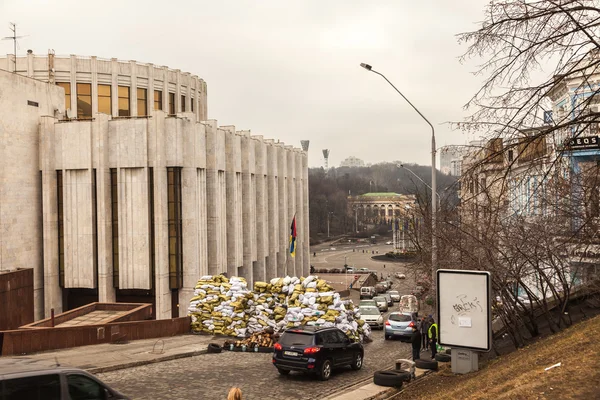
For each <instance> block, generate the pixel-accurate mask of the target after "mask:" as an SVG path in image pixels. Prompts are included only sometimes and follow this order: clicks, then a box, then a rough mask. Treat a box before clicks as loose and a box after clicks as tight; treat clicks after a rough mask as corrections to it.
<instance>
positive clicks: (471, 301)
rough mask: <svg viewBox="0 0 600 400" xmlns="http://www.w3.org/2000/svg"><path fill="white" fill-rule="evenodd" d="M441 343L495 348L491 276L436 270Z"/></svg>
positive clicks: (474, 272)
mask: <svg viewBox="0 0 600 400" xmlns="http://www.w3.org/2000/svg"><path fill="white" fill-rule="evenodd" d="M437 288H438V290H437V312H438V326H439V341H438V342H439V344H441V345H442V346H448V347H452V348H454V347H460V348H465V349H471V350H479V351H490V350H491V348H492V307H491V277H490V273H489V272H485V271H463V270H453V269H440V270H438V271H437Z"/></svg>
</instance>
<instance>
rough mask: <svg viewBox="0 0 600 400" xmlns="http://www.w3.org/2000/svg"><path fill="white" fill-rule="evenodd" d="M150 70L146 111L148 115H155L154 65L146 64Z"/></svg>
mask: <svg viewBox="0 0 600 400" xmlns="http://www.w3.org/2000/svg"><path fill="white" fill-rule="evenodd" d="M146 66H147V68H148V93H147V95H146V109H147V110H148V115H152V114H153V113H154V64H146Z"/></svg>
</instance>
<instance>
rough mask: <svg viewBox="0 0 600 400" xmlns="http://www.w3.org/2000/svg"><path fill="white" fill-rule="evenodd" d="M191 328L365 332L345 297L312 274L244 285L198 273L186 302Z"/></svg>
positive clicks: (243, 332) (356, 335)
mask: <svg viewBox="0 0 600 400" xmlns="http://www.w3.org/2000/svg"><path fill="white" fill-rule="evenodd" d="M189 311H190V314H191V316H192V329H193V330H194V331H195V332H206V333H211V334H224V335H230V336H237V337H246V336H247V335H253V334H256V333H261V332H263V331H264V330H265V329H267V328H268V329H271V330H272V331H273V332H281V331H283V330H285V329H287V328H293V327H296V326H300V325H320V326H326V327H329V326H331V327H333V326H335V327H338V328H339V329H341V330H342V331H344V332H345V333H346V334H347V335H348V336H349V337H350V338H352V339H354V340H357V341H359V340H360V341H363V340H364V339H365V337H368V336H369V335H370V333H371V330H370V328H369V325H368V324H366V323H365V322H364V321H363V320H362V319H361V318H360V314H359V313H358V308H355V307H354V305H353V304H352V302H351V301H350V300H346V301H343V300H342V299H341V298H340V295H339V293H337V292H335V291H333V288H332V287H331V286H330V285H329V284H328V283H327V282H326V281H324V280H322V279H318V277H316V276H308V277H306V278H298V277H289V276H286V277H285V278H274V279H272V280H271V281H270V282H268V283H267V282H256V283H255V284H254V291H253V292H249V291H248V290H247V284H246V281H245V280H244V279H243V278H237V277H233V278H231V279H230V280H228V279H227V278H225V277H223V276H215V277H212V276H204V277H202V278H201V279H200V280H199V281H198V284H197V285H196V296H195V297H194V298H193V299H192V301H191V303H190V307H189Z"/></svg>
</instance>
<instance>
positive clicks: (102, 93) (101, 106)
mask: <svg viewBox="0 0 600 400" xmlns="http://www.w3.org/2000/svg"><path fill="white" fill-rule="evenodd" d="M110 93H111V86H110V85H98V112H101V113H102V114H106V115H112V102H111V100H110Z"/></svg>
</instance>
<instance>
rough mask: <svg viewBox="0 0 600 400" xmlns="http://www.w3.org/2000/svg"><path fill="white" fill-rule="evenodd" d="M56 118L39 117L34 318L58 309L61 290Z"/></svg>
mask: <svg viewBox="0 0 600 400" xmlns="http://www.w3.org/2000/svg"><path fill="white" fill-rule="evenodd" d="M55 122H56V120H55V119H54V118H52V117H48V116H44V117H41V118H40V169H41V171H42V210H43V215H42V218H43V232H42V240H43V249H44V250H43V254H44V258H43V269H40V268H39V267H38V266H36V265H34V269H33V279H34V296H33V300H34V310H35V312H34V315H35V319H36V320H38V319H43V318H45V317H48V316H50V309H52V308H54V311H55V312H57V313H61V312H62V292H61V289H60V285H59V269H58V201H57V184H56V163H55V160H56V149H55V145H56V140H55V138H56V136H55V134H54V127H55Z"/></svg>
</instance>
